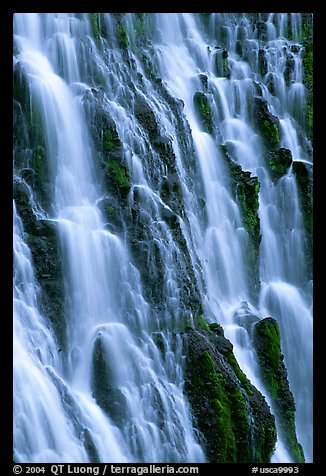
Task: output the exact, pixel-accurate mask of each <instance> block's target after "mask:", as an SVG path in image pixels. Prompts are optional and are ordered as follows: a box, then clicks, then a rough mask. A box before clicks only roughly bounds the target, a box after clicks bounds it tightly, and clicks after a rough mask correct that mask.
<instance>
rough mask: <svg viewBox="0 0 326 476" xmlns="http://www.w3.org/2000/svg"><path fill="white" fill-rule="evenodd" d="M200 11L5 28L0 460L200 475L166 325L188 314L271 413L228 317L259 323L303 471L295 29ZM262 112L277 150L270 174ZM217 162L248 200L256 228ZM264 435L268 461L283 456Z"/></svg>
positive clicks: (173, 329) (175, 333)
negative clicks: (9, 73) (141, 466)
mask: <svg viewBox="0 0 326 476" xmlns="http://www.w3.org/2000/svg"><path fill="white" fill-rule="evenodd" d="M201 15H203V16H204V15H205V14H189V13H187V14H179V13H178V14H177V13H168V14H165V13H160V14H100V15H97V14H62V13H60V14H54V13H45V14H37V13H21V14H19V13H16V14H15V15H14V45H15V46H14V53H15V55H14V71H15V72H16V73H15V74H16V75H15V76H14V81H15V83H14V87H15V84H16V88H17V89H18V90H19V95H20V102H19V101H18V100H17V101H16V103H15V109H14V115H15V116H16V117H17V119H16V120H17V123H18V124H19V127H20V129H19V131H20V132H19V134H20V135H19V134H18V133H17V135H19V140H18V141H17V144H18V145H17V146H16V148H15V154H14V178H15V181H16V183H17V184H18V185H17V187H18V188H19V190H20V193H21V194H22V196H23V197H25V198H24V200H23V202H21V203H23V205H21V203H20V208H19V207H18V205H17V203H15V201H14V457H15V461H17V462H38V463H41V462H95V461H101V462H120V463H121V462H130V463H139V462H144V463H145V462H161V463H169V462H170V463H173V462H174V463H181V462H206V461H207V455H206V454H205V450H204V445H203V444H202V438H201V437H200V435H198V431H197V429H196V427H195V424H194V419H193V415H192V411H191V406H190V403H189V401H188V399H187V395H186V392H185V391H184V387H185V359H186V346H185V342H184V338H183V337H182V332H181V331H182V330H183V329H184V328H185V327H186V326H187V325H189V323H190V324H191V325H192V324H193V322H194V319H195V316H196V313H197V314H198V309H200V308H202V309H203V312H204V315H205V317H206V319H207V322H208V323H214V322H218V323H220V324H221V325H222V327H223V329H224V332H225V336H226V337H227V338H228V339H229V340H230V341H231V342H232V344H233V346H234V353H235V356H236V358H237V361H238V362H239V365H240V367H241V369H242V370H243V372H244V373H245V374H246V375H247V377H248V378H249V379H250V381H251V383H252V384H253V385H254V386H255V387H256V388H257V389H258V390H259V391H260V392H261V393H262V394H263V395H264V396H265V398H266V400H267V402H268V404H269V405H270V407H271V411H272V413H273V412H275V408H274V407H273V401H272V399H271V398H270V395H269V394H268V391H267V389H266V388H265V385H264V382H263V380H262V378H261V374H260V371H259V366H258V363H257V356H256V352H255V349H254V347H253V343H252V340H251V338H250V333H249V332H248V329H245V328H244V327H243V326H242V325H239V321H238V320H237V316H239V313H240V314H241V312H242V311H243V309H247V310H248V312H249V313H250V314H252V315H255V316H257V319H262V318H264V317H266V316H271V317H273V318H275V319H276V320H277V322H278V325H279V328H280V333H281V346H282V352H283V353H284V362H285V365H286V368H287V371H288V379H289V385H290V389H291V391H292V393H293V396H294V400H295V405H296V412H295V418H296V420H295V423H296V432H297V438H298V441H299V443H300V444H301V445H302V447H303V450H304V454H305V461H306V462H310V461H312V290H311V287H312V281H311V276H310V271H309V257H308V258H307V256H309V243H307V233H306V231H305V222H304V214H303V211H302V204H301V202H300V190H299V189H298V183H297V180H296V174H295V167H296V164H306V165H307V166H309V167H311V165H312V161H311V144H310V141H309V140H308V139H307V138H306V136H305V134H304V132H303V131H304V128H305V125H306V124H305V121H306V119H305V117H304V115H303V113H302V110H303V108H304V104H305V101H306V91H305V87H304V84H303V81H304V79H303V78H304V76H303V46H302V44H301V43H300V41H301V40H302V35H303V32H302V19H301V16H300V14H291V15H288V14H270V15H267V14H261V15H264V17H263V18H262V19H261V21H260V22H258V23H257V20H255V21H254V20H253V19H252V18H251V17H250V15H249V14H211V15H210V16H209V18H206V17H204V18H202V16H201ZM261 25H264V28H265V29H264V30H263V31H262V29H261V28H262V27H261ZM289 25H290V26H289ZM288 28H290V31H291V39H288ZM14 89H15V88H14ZM204 100H205V101H207V103H206V102H203V101H204ZM266 104H267V105H268V108H269V109H268V113H269V114H270V116H269V117H273V118H278V124H279V126H278V127H279V129H278V130H279V147H280V150H281V151H288V152H284V153H287V154H290V155H291V164H289V165H288V167H287V168H286V170H285V171H284V174H283V175H282V176H281V177H277V180H276V179H275V177H274V176H273V173H272V171H271V170H270V169H269V166H268V160H269V156H268V154H267V153H266V149H268V147H267V146H266V142H265V143H264V138H263V134H262V129H261V128H259V126H258V125H257V111H265V109H263V107H265V106H264V105H266ZM208 106H209V113H208V112H207V109H205V107H208ZM203 108H204V109H205V111H206V112H205V113H204V114H203ZM259 108H260V109H259ZM23 109H24V111H23ZM271 140H272V139H271ZM275 150H276V149H275ZM275 154H276V152H275ZM230 163H231V164H233V166H234V167H235V166H236V167H239V168H240V169H241V173H242V174H247V175H246V180H247V182H246V183H248V186H250V187H252V189H253V190H256V191H257V190H259V193H258V201H257V213H258V219H259V229H258V230H257V226H258V225H257V223H258V222H257V223H256V224H255V225H253V228H252V230H251V232H249V233H248V220H247V219H246V217H245V213H244V209H243V206H242V204H241V201H240V200H239V198H238V199H236V197H235V194H234V189H233V186H232V183H233V182H232V173H231V172H230V170H231V169H230ZM31 169H33V173H32V175H31V173H30V170H31ZM237 170H238V169H237ZM31 176H32V178H31ZM237 196H238V197H239V195H237ZM18 208H19V209H18ZM27 209H28V210H29V211H28V214H27V212H26V210H27ZM22 215H24V216H22ZM26 217H27V218H26ZM35 223H36V225H35ZM250 233H251V234H250ZM258 235H259V240H258ZM40 237H41V241H38V240H39V239H40ZM42 237H46V238H45V239H44V240H43V241H42ZM256 239H257V240H258V241H259V243H258V245H257V243H256V245H257V246H256V248H257V249H256V251H255V252H251V254H250V256H249V253H248V249H249V248H250V249H254V247H253V242H255V240H256ZM35 243H37V245H35ZM49 244H50V245H49ZM258 248H259V249H258ZM51 254H53V256H56V259H55V260H54V261H51V260H52V258H51V256H52V255H51ZM53 276H55V277H53ZM276 428H277V430H278V442H277V446H276V450H275V453H274V455H273V460H272V461H275V462H292V460H293V459H292V456H291V455H290V453H289V451H288V449H287V448H286V444H285V442H284V439H283V436H282V432H281V431H280V428H281V422H280V421H279V420H278V419H276Z"/></svg>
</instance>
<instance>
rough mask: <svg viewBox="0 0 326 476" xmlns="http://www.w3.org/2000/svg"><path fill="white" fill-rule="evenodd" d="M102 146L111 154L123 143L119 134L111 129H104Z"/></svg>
mask: <svg viewBox="0 0 326 476" xmlns="http://www.w3.org/2000/svg"><path fill="white" fill-rule="evenodd" d="M102 145H103V151H104V152H110V151H111V150H112V149H114V148H115V147H118V146H120V145H121V142H120V139H119V136H118V134H117V132H116V131H113V130H111V129H104V131H103V136H102Z"/></svg>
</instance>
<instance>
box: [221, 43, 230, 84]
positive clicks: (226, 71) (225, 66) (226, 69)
mask: <svg viewBox="0 0 326 476" xmlns="http://www.w3.org/2000/svg"><path fill="white" fill-rule="evenodd" d="M222 61H223V73H224V75H225V77H227V78H229V77H230V72H229V63H228V52H227V51H226V50H225V49H224V50H223V52H222Z"/></svg>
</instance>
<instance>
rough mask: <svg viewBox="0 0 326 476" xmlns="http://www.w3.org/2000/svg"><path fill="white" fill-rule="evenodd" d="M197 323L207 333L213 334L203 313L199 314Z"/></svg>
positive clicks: (196, 318) (196, 319)
mask: <svg viewBox="0 0 326 476" xmlns="http://www.w3.org/2000/svg"><path fill="white" fill-rule="evenodd" d="M195 323H196V324H198V325H199V326H200V327H201V328H202V329H204V330H205V331H208V332H211V330H210V328H209V327H208V325H207V323H206V321H205V319H204V316H203V314H202V313H199V314H197V315H196V316H195Z"/></svg>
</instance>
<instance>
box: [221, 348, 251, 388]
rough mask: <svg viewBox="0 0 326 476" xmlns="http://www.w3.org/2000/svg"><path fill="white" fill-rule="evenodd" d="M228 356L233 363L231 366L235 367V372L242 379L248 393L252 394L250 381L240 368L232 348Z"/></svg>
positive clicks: (230, 362)
mask: <svg viewBox="0 0 326 476" xmlns="http://www.w3.org/2000/svg"><path fill="white" fill-rule="evenodd" d="M226 358H227V361H228V362H229V364H230V365H231V367H232V368H233V370H234V373H235V374H236V376H237V377H238V379H239V380H240V382H241V385H242V387H243V388H244V390H245V391H246V392H247V394H248V395H252V394H253V391H252V389H251V386H250V382H249V380H248V379H247V377H246V375H245V374H244V373H243V372H242V370H241V369H240V367H239V364H238V362H237V360H236V358H235V356H234V353H233V351H232V350H231V351H230V352H227V354H226Z"/></svg>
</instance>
